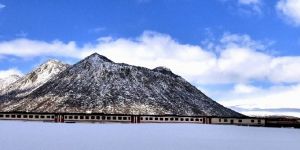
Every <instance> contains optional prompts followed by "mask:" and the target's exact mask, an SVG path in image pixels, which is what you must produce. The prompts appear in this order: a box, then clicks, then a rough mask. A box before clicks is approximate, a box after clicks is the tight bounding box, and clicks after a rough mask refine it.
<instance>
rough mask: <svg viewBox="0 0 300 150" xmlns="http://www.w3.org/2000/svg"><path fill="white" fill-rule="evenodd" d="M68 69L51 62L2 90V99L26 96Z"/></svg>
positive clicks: (63, 65)
mask: <svg viewBox="0 0 300 150" xmlns="http://www.w3.org/2000/svg"><path fill="white" fill-rule="evenodd" d="M67 67H68V65H66V64H63V63H62V62H59V61H57V60H49V61H47V62H45V63H44V64H42V65H40V66H39V67H38V68H36V69H35V70H34V71H32V72H30V73H28V74H27V75H25V76H24V77H21V78H19V79H18V80H16V81H15V82H13V83H11V84H9V85H8V86H6V87H5V88H3V89H2V90H0V99H1V98H2V99H5V98H7V96H9V97H10V98H12V97H13V98H15V97H22V96H26V95H28V94H30V93H31V92H32V91H34V90H35V89H37V88H38V87H40V86H42V85H43V84H44V83H46V82H47V81H48V80H49V79H51V78H52V77H54V76H55V75H57V74H58V73H60V72H61V71H63V70H65V69H66V68H67ZM1 96H2V97H1Z"/></svg>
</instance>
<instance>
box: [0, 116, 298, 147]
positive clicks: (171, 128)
mask: <svg viewBox="0 0 300 150" xmlns="http://www.w3.org/2000/svg"><path fill="white" fill-rule="evenodd" d="M299 147H300V129H291V128H263V127H239V126H222V125H196V124H86V123H80V124H79V123H77V124H65V123H42V122H20V121H0V149H1V150H58V149H61V150H222V149H224V150H269V149H272V150H290V149H298V148H299Z"/></svg>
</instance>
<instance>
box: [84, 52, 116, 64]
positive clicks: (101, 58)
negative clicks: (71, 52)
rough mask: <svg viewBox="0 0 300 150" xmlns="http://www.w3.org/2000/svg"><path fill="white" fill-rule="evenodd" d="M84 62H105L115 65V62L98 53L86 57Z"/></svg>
mask: <svg viewBox="0 0 300 150" xmlns="http://www.w3.org/2000/svg"><path fill="white" fill-rule="evenodd" d="M84 60H88V61H90V62H93V63H104V62H109V63H113V61H111V60H110V59H108V58H107V57H105V56H103V55H100V54H98V53H93V54H92V55H90V56H88V57H86V58H85V59H84Z"/></svg>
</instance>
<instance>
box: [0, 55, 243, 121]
mask: <svg viewBox="0 0 300 150" xmlns="http://www.w3.org/2000/svg"><path fill="white" fill-rule="evenodd" d="M0 110H2V111H33V112H86V111H92V112H97V113H109V114H152V115H158V114H176V115H208V116H233V117H238V116H242V115H241V114H239V113H237V112H235V111H232V110H230V109H228V108H225V107H223V106H222V105H220V104H218V103H217V102H215V101H213V100H212V99H210V98H209V97H207V96H206V95H205V94H203V93H202V92H201V91H199V90H198V89H197V88H195V87H194V86H192V85H191V84H190V83H188V82H187V81H185V80H184V79H183V78H181V77H180V76H178V75H175V74H173V73H172V72H171V71H170V70H169V69H166V68H163V67H158V68H155V69H152V70H150V69H147V68H143V67H137V66H131V65H127V64H122V63H114V62H112V61H111V60H109V59H108V58H106V57H104V56H101V55H99V54H92V55H91V56H89V57H87V58H85V59H84V60H82V61H80V62H78V63H77V64H75V65H73V66H71V67H69V68H67V69H66V70H64V71H62V72H61V73H59V74H58V75H57V76H54V77H53V78H52V79H51V80H49V81H48V82H47V83H45V84H44V85H42V86H41V87H39V88H37V89H36V90H34V91H33V92H32V93H30V94H28V95H27V96H26V97H23V98H18V99H17V100H14V101H8V102H5V103H2V104H0Z"/></svg>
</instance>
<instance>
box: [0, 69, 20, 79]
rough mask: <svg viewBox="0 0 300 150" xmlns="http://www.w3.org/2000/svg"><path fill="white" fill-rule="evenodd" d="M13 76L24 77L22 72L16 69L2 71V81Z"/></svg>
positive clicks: (0, 73) (0, 77)
mask: <svg viewBox="0 0 300 150" xmlns="http://www.w3.org/2000/svg"><path fill="white" fill-rule="evenodd" d="M11 75H19V76H22V75H23V73H22V72H21V71H20V70H18V69H15V68H11V69H8V70H0V79H5V78H8V77H9V76H11Z"/></svg>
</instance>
